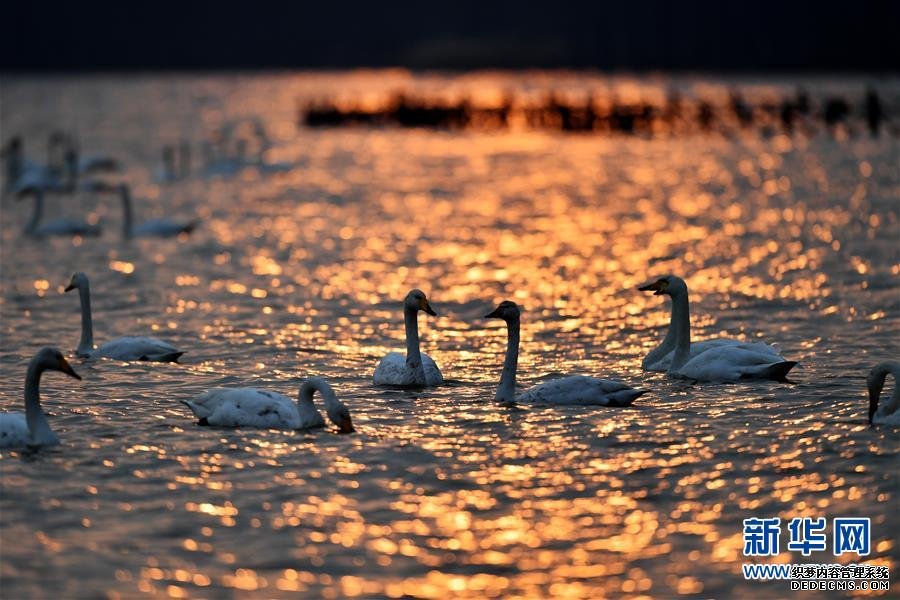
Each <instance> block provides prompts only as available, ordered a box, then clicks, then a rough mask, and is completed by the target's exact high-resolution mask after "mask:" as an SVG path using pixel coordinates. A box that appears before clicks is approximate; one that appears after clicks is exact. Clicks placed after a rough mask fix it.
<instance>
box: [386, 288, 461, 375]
mask: <svg viewBox="0 0 900 600" xmlns="http://www.w3.org/2000/svg"><path fill="white" fill-rule="evenodd" d="M420 310H421V311H422V312H424V313H425V314H428V315H431V316H437V313H435V312H434V310H433V309H432V308H431V305H430V304H429V303H428V298H427V297H426V296H425V294H424V293H423V292H422V291H421V290H411V291H410V292H409V293H408V294H407V295H406V299H405V300H404V301H403V321H404V324H405V328H406V356H403V354H401V353H399V352H391V353H389V354H388V355H387V356H385V357H384V358H382V359H381V362H380V363H378V366H377V367H376V368H375V375H374V377H373V380H372V381H373V383H374V384H375V385H398V386H436V385H443V384H444V377H443V375H441V370H440V369H439V368H438V366H437V364H436V363H435V362H434V360H432V359H431V357H430V356H428V355H426V354H422V352H421V351H420V350H419V323H418V314H419V311H420Z"/></svg>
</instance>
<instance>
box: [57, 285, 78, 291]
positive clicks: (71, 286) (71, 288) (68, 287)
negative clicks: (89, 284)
mask: <svg viewBox="0 0 900 600" xmlns="http://www.w3.org/2000/svg"><path fill="white" fill-rule="evenodd" d="M56 289H59V288H56ZM74 289H75V284H74V283H70V284H69V285H67V286H66V291H67V292H71V291H72V290H74Z"/></svg>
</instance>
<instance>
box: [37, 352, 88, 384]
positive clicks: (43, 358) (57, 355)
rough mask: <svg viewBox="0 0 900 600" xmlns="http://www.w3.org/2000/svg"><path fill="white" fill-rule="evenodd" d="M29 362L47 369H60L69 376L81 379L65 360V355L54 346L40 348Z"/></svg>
mask: <svg viewBox="0 0 900 600" xmlns="http://www.w3.org/2000/svg"><path fill="white" fill-rule="evenodd" d="M31 362H32V364H35V365H37V366H40V367H43V368H44V369H47V370H49V371H62V372H63V373H65V374H66V375H68V376H69V377H74V378H75V379H78V380H81V375H79V374H78V373H76V372H75V369H73V368H72V367H71V365H69V363H68V361H66V357H65V356H63V354H62V352H60V351H59V350H57V349H56V348H51V347H49V346H47V347H45V348H41V349H40V350H38V353H37V354H35V356H34V358H33V359H32V361H31Z"/></svg>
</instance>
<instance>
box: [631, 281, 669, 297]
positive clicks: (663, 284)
mask: <svg viewBox="0 0 900 600" xmlns="http://www.w3.org/2000/svg"><path fill="white" fill-rule="evenodd" d="M668 287H669V282H668V281H666V280H665V279H657V280H656V281H654V282H653V283H648V284H646V285H642V286H640V287H638V290H639V291H641V292H647V291H650V290H653V295H654V296H659V295H660V294H665V293H666V289H667V288H668Z"/></svg>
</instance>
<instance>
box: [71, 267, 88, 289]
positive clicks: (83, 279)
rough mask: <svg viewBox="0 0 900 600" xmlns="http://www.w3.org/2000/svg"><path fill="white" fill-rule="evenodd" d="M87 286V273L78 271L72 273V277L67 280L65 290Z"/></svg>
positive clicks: (85, 287)
mask: <svg viewBox="0 0 900 600" xmlns="http://www.w3.org/2000/svg"><path fill="white" fill-rule="evenodd" d="M87 287H88V278H87V275H85V274H84V273H82V272H81V271H78V272H77V273H75V274H74V275H72V279H71V280H70V281H69V285H67V286H66V291H67V292H71V291H72V290H74V289H79V290H86V289H87Z"/></svg>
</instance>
